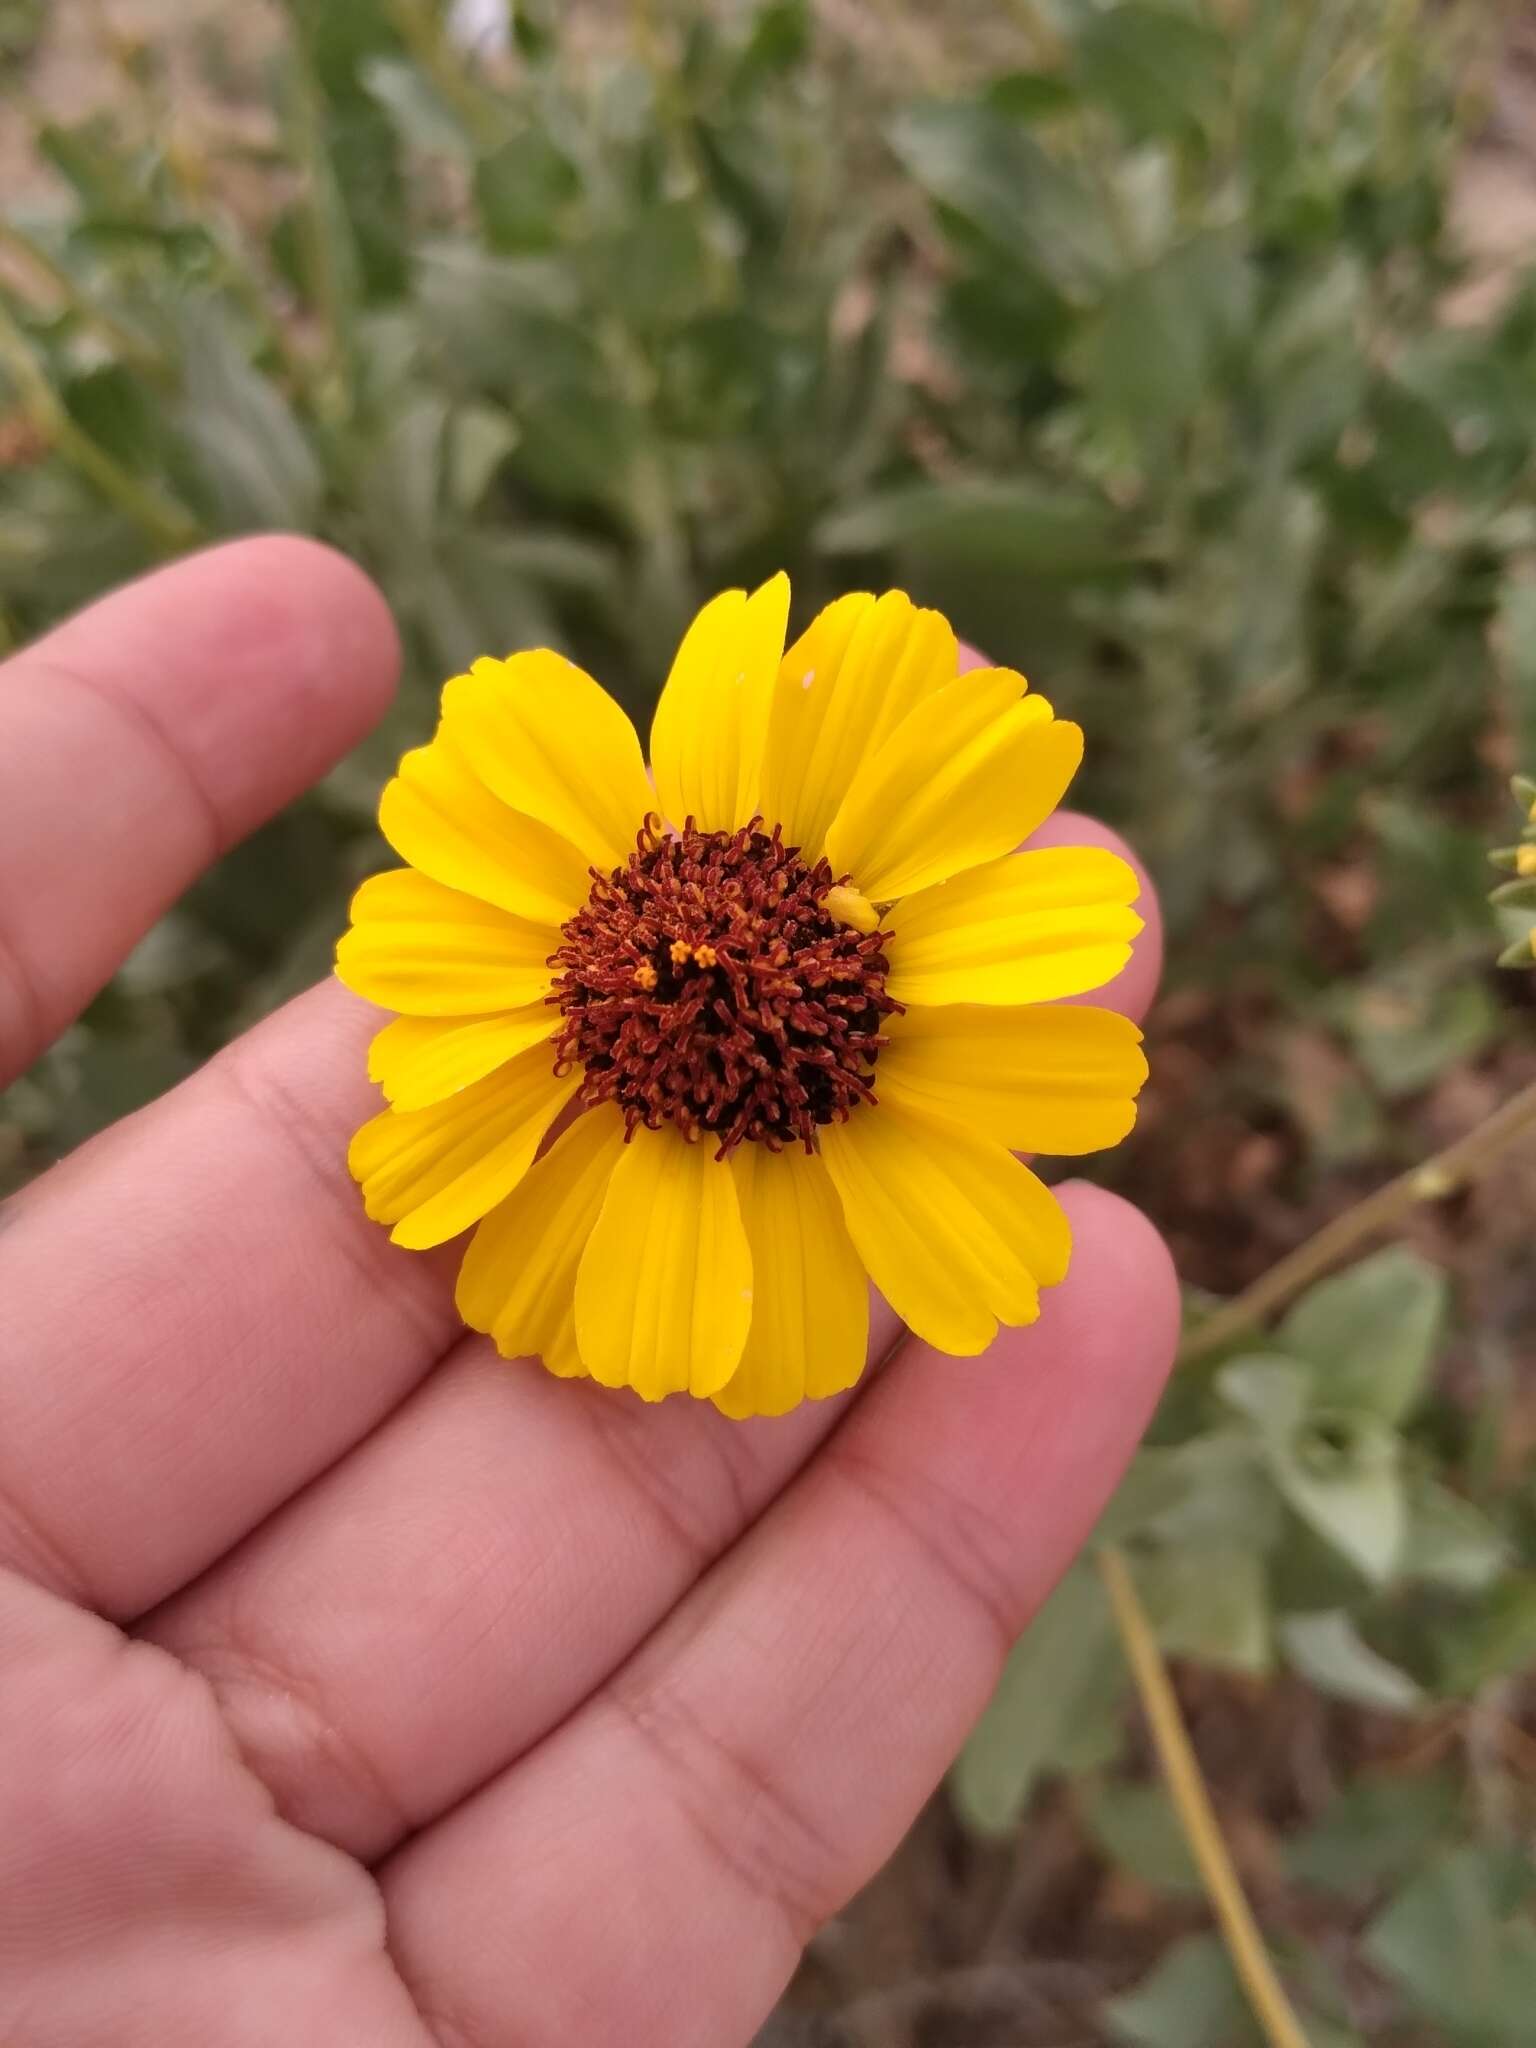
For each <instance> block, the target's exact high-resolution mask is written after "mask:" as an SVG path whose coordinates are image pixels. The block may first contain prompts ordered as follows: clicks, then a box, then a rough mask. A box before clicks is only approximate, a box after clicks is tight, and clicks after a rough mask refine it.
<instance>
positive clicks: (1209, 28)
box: [1071, 0, 1232, 135]
mask: <svg viewBox="0 0 1536 2048" xmlns="http://www.w3.org/2000/svg"><path fill="white" fill-rule="evenodd" d="M1071 66H1072V72H1073V75H1074V77H1075V78H1076V80H1077V84H1078V87H1079V90H1080V91H1081V93H1082V95H1083V98H1084V99H1085V100H1088V101H1090V102H1095V103H1098V104H1101V105H1103V106H1106V107H1108V108H1110V109H1111V110H1112V111H1113V112H1114V113H1115V114H1117V115H1118V116H1119V118H1120V119H1121V121H1123V122H1124V124H1125V126H1126V127H1127V128H1128V129H1129V130H1130V131H1131V133H1132V134H1133V135H1169V134H1174V135H1176V134H1180V133H1184V132H1187V131H1189V130H1198V129H1201V128H1203V127H1206V126H1207V125H1208V124H1210V123H1211V122H1212V121H1213V120H1214V119H1215V118H1216V117H1217V115H1218V114H1220V113H1221V111H1222V110H1223V108H1224V106H1225V105H1226V104H1227V100H1228V94H1229V90H1230V83H1229V73H1230V70H1231V66H1232V40H1231V39H1230V38H1229V37H1227V36H1224V35H1223V34H1222V33H1221V31H1220V30H1219V29H1218V28H1216V27H1215V26H1214V25H1213V24H1211V23H1208V22H1204V21H1200V20H1197V19H1196V18H1195V17H1194V16H1193V15H1191V14H1187V13H1181V12H1179V11H1178V10H1177V9H1176V8H1173V7H1158V6H1152V5H1147V4H1144V0H1125V4H1123V5H1121V6H1118V7H1105V8H1100V9H1094V10H1092V11H1089V12H1088V13H1086V14H1085V16H1084V17H1083V19H1082V26H1081V27H1080V28H1079V30H1078V32H1077V34H1076V36H1075V37H1074V39H1073V44H1072V51H1071Z"/></svg>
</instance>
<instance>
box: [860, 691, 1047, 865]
mask: <svg viewBox="0 0 1536 2048" xmlns="http://www.w3.org/2000/svg"><path fill="white" fill-rule="evenodd" d="M1025 687H1026V685H1025V682H1024V678H1023V677H1022V676H1017V675H1015V674H1014V673H1013V671H1012V670H1011V669H1002V668H994V669H977V670H975V671H974V672H973V673H972V674H970V675H964V676H958V677H956V679H955V680H954V681H953V682H952V683H946V684H945V686H944V688H943V689H941V690H936V691H935V692H934V693H933V695H932V696H930V697H928V698H926V699H925V700H924V701H923V702H922V703H920V704H919V705H918V706H917V708H916V709H915V710H913V711H910V712H908V714H907V716H906V717H905V718H904V719H903V720H902V722H901V724H900V725H899V726H898V727H897V728H896V730H895V732H894V733H893V734H892V735H891V737H890V738H889V739H888V740H887V741H886V743H885V745H884V746H883V747H882V748H881V749H880V751H879V752H878V753H877V754H876V755H875V756H874V758H873V759H872V760H867V761H866V762H865V763H864V765H863V766H862V767H861V768H860V769H859V771H858V773H857V775H855V777H854V779H853V784H852V787H851V788H850V789H849V791H848V794H847V796H846V797H845V799H844V800H843V804H842V807H841V808H840V809H839V811H838V813H837V816H836V817H835V818H834V819H833V821H832V824H831V827H830V829H829V830H828V832H827V858H828V860H830V861H831V863H832V868H833V872H834V873H835V874H837V875H839V876H842V875H850V876H851V877H852V879H853V884H854V887H855V888H857V889H859V890H860V891H862V893H863V894H864V895H866V896H867V897H869V899H870V901H871V902H874V903H887V902H889V901H890V900H891V899H892V898H893V897H897V896H905V895H906V894H907V893H908V891H909V890H912V889H926V888H928V887H930V886H931V885H932V884H933V883H935V882H942V881H944V880H946V879H947V878H948V877H949V876H950V875H957V874H961V873H963V872H964V870H965V869H967V868H973V867H976V866H978V865H979V864H980V863H981V862H982V861H987V860H995V859H997V857H998V856H999V855H1000V854H1004V853H1007V852H1008V851H1009V850H1010V849H1011V848H1012V847H1015V846H1017V845H1018V843H1019V841H1020V840H1021V839H1025V838H1027V837H1028V835H1029V834H1030V833H1031V832H1033V831H1034V829H1035V827H1036V826H1037V825H1039V824H1041V823H1043V822H1044V820H1045V819H1046V818H1047V817H1049V815H1050V813H1051V812H1052V811H1053V810H1054V809H1055V808H1056V806H1057V804H1058V803H1060V801H1061V799H1062V797H1063V795H1064V794H1065V792H1066V787H1067V784H1068V783H1069V782H1070V781H1071V780H1072V777H1073V776H1074V774H1076V772H1077V764H1078V762H1079V761H1080V760H1081V759H1082V754H1083V735H1082V732H1081V731H1080V729H1079V728H1078V727H1077V726H1075V725H1072V724H1069V723H1067V722H1066V721H1065V720H1062V719H1059V718H1057V717H1056V716H1055V714H1054V713H1053V712H1052V710H1051V707H1050V705H1049V704H1048V703H1047V702H1046V701H1045V699H1044V698H1043V697H1026V696H1024V695H1023V692H1024V690H1025Z"/></svg>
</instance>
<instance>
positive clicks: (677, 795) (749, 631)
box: [651, 572, 789, 832]
mask: <svg viewBox="0 0 1536 2048" xmlns="http://www.w3.org/2000/svg"><path fill="white" fill-rule="evenodd" d="M788 618H789V578H788V577H787V576H785V575H784V574H783V573H782V572H781V573H780V574H779V575H777V576H774V577H770V579H769V580H768V582H766V583H764V584H762V585H761V586H760V587H759V588H758V589H756V590H754V591H753V593H752V595H751V596H750V597H748V595H747V594H746V592H745V591H744V590H723V591H722V592H721V593H720V595H719V596H718V597H715V598H711V599H710V601H709V603H708V604H707V605H705V607H704V609H703V610H702V611H701V612H700V613H699V615H698V617H697V618H696V619H695V620H694V622H693V624H692V625H691V626H690V627H689V628H688V631H687V632H686V633H685V634H684V635H683V641H682V645H681V646H680V647H679V648H678V650H677V655H676V658H675V659H674V661H673V663H672V672H671V674H670V675H669V676H668V677H667V685H666V688H665V689H664V690H663V691H662V693H661V701H660V703H659V704H658V705H657V706H656V717H655V721H654V723H653V724H652V726H651V766H652V768H653V769H654V770H655V773H656V794H657V795H658V797H660V799H661V807H662V809H663V810H664V811H665V812H666V815H667V816H668V818H670V819H671V821H672V823H673V824H674V825H681V824H683V823H684V821H685V820H686V819H688V818H692V819H693V820H694V821H695V822H696V823H697V824H698V826H699V827H700V829H701V830H702V831H705V832H731V831H734V830H735V829H736V827H737V826H738V825H745V824H746V823H747V821H748V819H749V818H751V817H752V816H753V814H754V812H755V811H756V809H757V790H758V780H759V776H760V774H761V771H762V760H763V739H764V736H765V734H766V731H767V726H768V704H769V699H770V696H771V694H772V691H773V679H774V676H775V675H776V674H777V672H778V666H779V661H780V658H781V657H782V655H783V653H784V628H785V625H786V623H787V622H788Z"/></svg>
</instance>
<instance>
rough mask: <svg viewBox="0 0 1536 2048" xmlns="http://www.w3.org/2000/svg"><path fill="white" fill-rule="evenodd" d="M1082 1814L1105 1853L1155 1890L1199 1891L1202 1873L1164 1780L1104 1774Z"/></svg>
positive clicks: (1085, 1797) (1180, 1893)
mask: <svg viewBox="0 0 1536 2048" xmlns="http://www.w3.org/2000/svg"><path fill="white" fill-rule="evenodd" d="M1083 1818H1084V1820H1085V1821H1086V1822H1087V1825H1088V1832H1089V1833H1090V1834H1091V1835H1092V1837H1093V1839H1094V1841H1095V1842H1096V1843H1097V1845H1098V1847H1099V1849H1100V1851H1101V1852H1102V1854H1103V1855H1104V1856H1106V1857H1107V1858H1108V1860H1109V1861H1110V1862H1111V1863H1117V1864H1119V1865H1120V1867H1121V1868H1122V1869H1123V1870H1128V1871H1129V1872H1130V1873H1131V1875H1132V1876H1133V1877H1137V1878H1139V1879H1140V1880H1141V1882H1142V1883H1143V1884H1146V1885H1150V1886H1151V1887H1152V1888H1153V1890H1154V1891H1160V1892H1169V1893H1171V1894H1173V1895H1174V1896H1175V1897H1180V1896H1186V1895H1188V1896H1194V1895H1197V1894H1198V1893H1199V1892H1200V1890H1201V1883H1200V1873H1199V1871H1198V1870H1197V1869H1196V1868H1195V1861H1194V1858H1193V1857H1192V1856H1191V1855H1190V1852H1189V1844H1188V1843H1187V1842H1186V1841H1185V1839H1184V1831H1183V1829H1182V1828H1181V1827H1180V1826H1179V1820H1178V1815H1177V1814H1176V1813H1175V1812H1174V1810H1173V1803H1172V1801H1171V1800H1170V1799H1169V1797H1168V1794H1167V1793H1166V1792H1165V1791H1164V1790H1163V1788H1162V1786H1161V1785H1135V1784H1129V1783H1126V1782H1123V1781H1121V1780H1118V1779H1114V1778H1107V1779H1101V1780H1100V1781H1099V1782H1098V1783H1097V1784H1095V1785H1089V1786H1087V1787H1085V1789H1084V1793H1083Z"/></svg>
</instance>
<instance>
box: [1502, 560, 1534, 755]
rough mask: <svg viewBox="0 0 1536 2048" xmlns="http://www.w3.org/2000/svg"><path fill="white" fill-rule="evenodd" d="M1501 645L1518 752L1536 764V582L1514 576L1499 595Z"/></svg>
mask: <svg viewBox="0 0 1536 2048" xmlns="http://www.w3.org/2000/svg"><path fill="white" fill-rule="evenodd" d="M1497 632H1498V639H1497V643H1496V644H1497V646H1498V648H1499V652H1500V654H1501V655H1502V657H1503V668H1504V673H1505V675H1506V676H1507V678H1508V680H1509V688H1510V695H1511V698H1512V700H1513V705H1512V708H1513V711H1514V725H1515V736H1514V737H1515V752H1516V754H1517V756H1518V758H1519V759H1520V760H1521V761H1536V583H1533V582H1530V581H1528V580H1527V579H1526V578H1525V577H1524V576H1519V577H1517V576H1515V575H1510V576H1508V577H1507V578H1506V579H1505V582H1504V586H1503V589H1502V590H1501V591H1500V592H1499V610H1498V622H1497Z"/></svg>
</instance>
